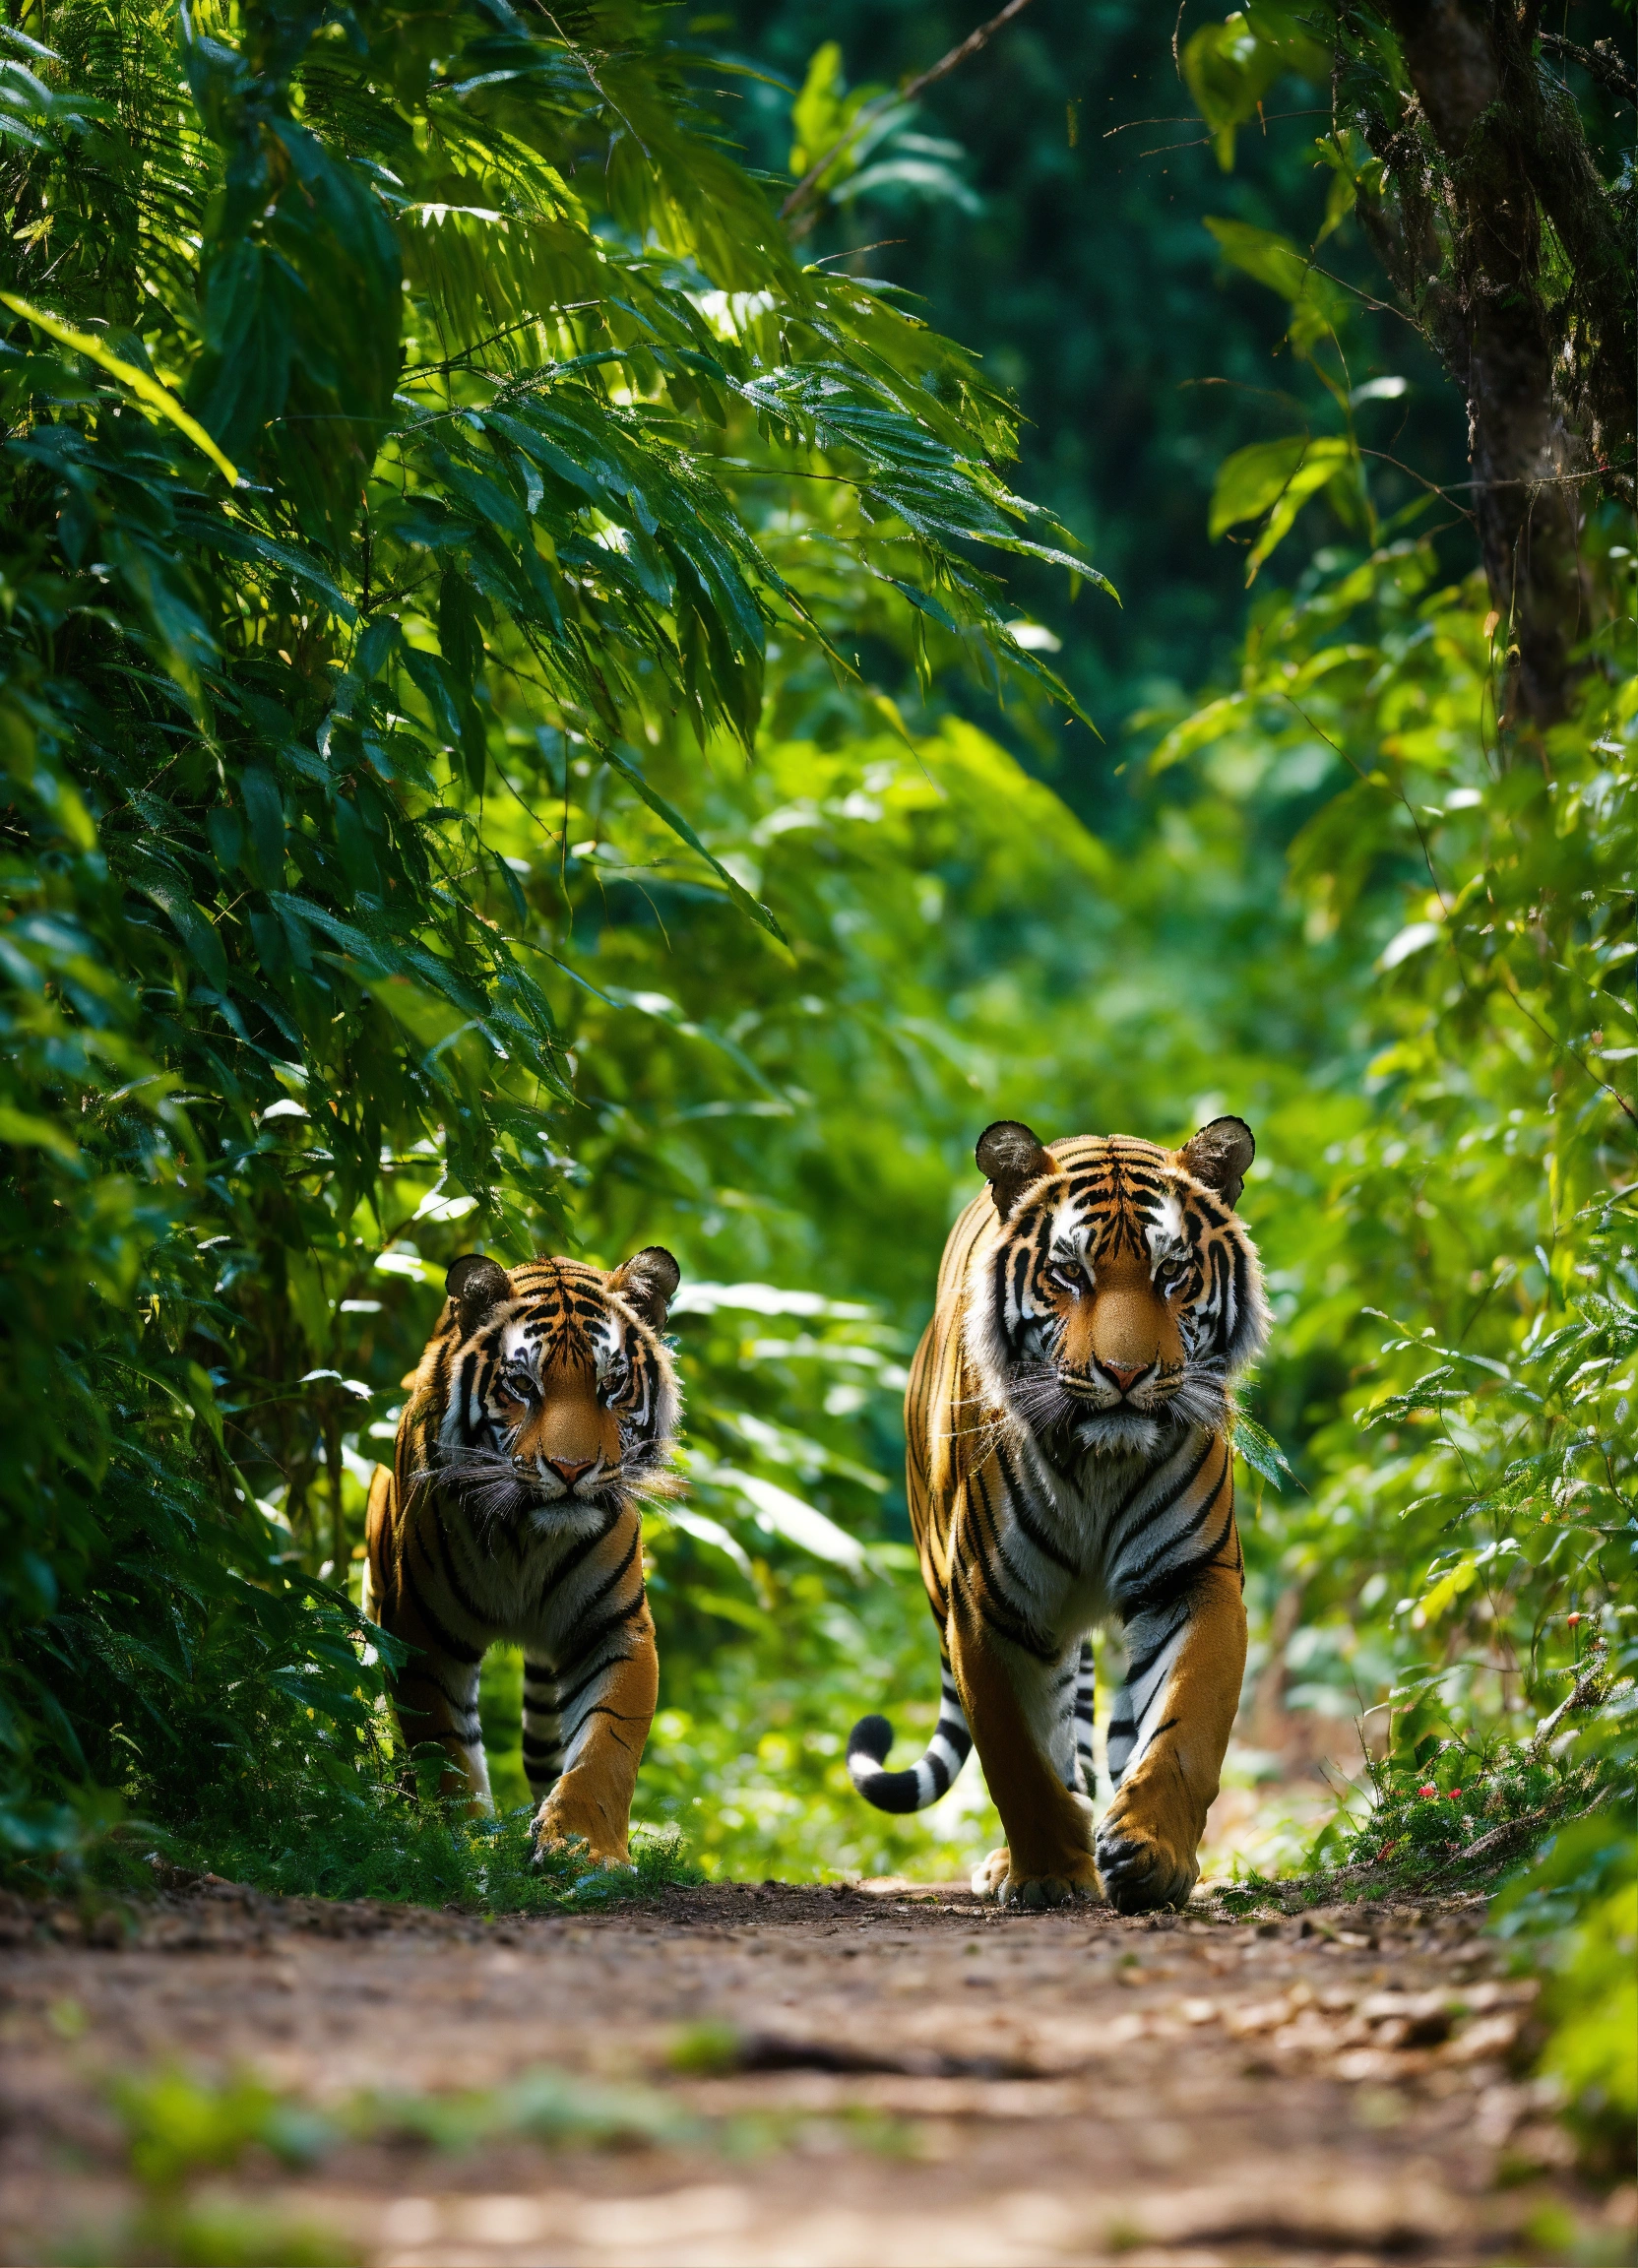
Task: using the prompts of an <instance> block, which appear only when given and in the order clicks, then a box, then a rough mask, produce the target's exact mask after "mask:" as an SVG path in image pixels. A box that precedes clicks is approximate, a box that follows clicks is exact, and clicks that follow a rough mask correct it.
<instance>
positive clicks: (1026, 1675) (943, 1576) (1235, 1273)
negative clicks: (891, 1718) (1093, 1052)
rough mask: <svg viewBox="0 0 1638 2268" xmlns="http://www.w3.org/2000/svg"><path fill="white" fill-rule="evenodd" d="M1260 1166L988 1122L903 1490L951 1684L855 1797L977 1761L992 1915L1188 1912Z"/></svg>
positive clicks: (1222, 1687) (1223, 1727)
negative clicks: (921, 1727)
mask: <svg viewBox="0 0 1638 2268" xmlns="http://www.w3.org/2000/svg"><path fill="white" fill-rule="evenodd" d="M1254 1151H1255V1144H1254V1143H1253V1140H1252V1137H1251V1130H1250V1128H1249V1127H1248V1126H1247V1125H1246V1124H1245V1123H1244V1121H1243V1120H1242V1119H1239V1118H1214V1119H1213V1121H1212V1122H1211V1124H1210V1125H1209V1126H1205V1127H1203V1128H1202V1129H1201V1131H1200V1132H1199V1133H1198V1134H1196V1135H1195V1136H1194V1137H1193V1138H1192V1140H1190V1141H1189V1142H1186V1143H1185V1144H1184V1145H1183V1147H1182V1148H1181V1149H1180V1150H1164V1149H1161V1148H1160V1147H1158V1146H1157V1145H1156V1144H1155V1143H1153V1142H1144V1141H1139V1140H1137V1139H1135V1138H1134V1137H1133V1136H1131V1135H1126V1134H1111V1135H1090V1134H1082V1135H1074V1136H1071V1137H1069V1138H1067V1139H1065V1140H1061V1141H1055V1142H1053V1143H1052V1145H1051V1146H1050V1148H1048V1147H1046V1146H1045V1145H1044V1144H1042V1143H1041V1142H1040V1140H1039V1138H1038V1137H1037V1136H1036V1135H1035V1134H1033V1133H1032V1132H1031V1130H1030V1129H1029V1127H1027V1126H1021V1125H1018V1124H1016V1123H1015V1122H1013V1121H1011V1120H1007V1119H1003V1120H1002V1121H1000V1122H999V1123H998V1124H996V1125H993V1126H990V1127H988V1128H987V1129H986V1130H985V1132H984V1133H983V1134H982V1135H981V1136H980V1137H979V1139H978V1145H977V1163H978V1166H979V1168H980V1170H981V1171H982V1172H983V1174H984V1176H985V1178H986V1179H987V1180H988V1182H989V1190H988V1193H987V1194H986V1195H984V1196H981V1197H979V1198H977V1199H976V1200H975V1201H974V1203H972V1204H971V1205H969V1206H968V1208H967V1210H966V1212H965V1213H963V1215H962V1216H961V1219H960V1220H959V1221H958V1222H957V1223H956V1226H955V1228H954V1229H952V1230H951V1233H950V1238H949V1241H948V1243H947V1244H946V1246H945V1250H944V1261H943V1266H942V1267H941V1269H940V1271H939V1278H938V1294H937V1304H936V1306H935V1308H934V1312H933V1318H932V1321H931V1322H930V1323H929V1324H928V1326H927V1330H926V1333H925V1335H924V1336H923V1338H922V1340H921V1344H920V1347H919V1348H918V1350H917V1352H916V1355H915V1360H914V1365H913V1367H912V1370H911V1377H910V1385H909V1387H908V1389H907V1392H906V1396H905V1426H906V1433H907V1436H908V1452H907V1484H908V1489H909V1495H910V1511H911V1522H912V1526H913V1528H914V1535H915V1541H916V1546H917V1550H918V1552H919V1556H920V1561H921V1574H922V1580H923V1582H924V1583H925V1586H926V1591H927V1598H928V1602H929V1604H930V1606H931V1607H932V1612H933V1619H934V1620H935V1622H936V1623H937V1624H938V1630H939V1642H940V1654H941V1657H942V1662H943V1704H942V1707H941V1710H940V1714H939V1720H938V1727H937V1730H936V1732H935V1733H934V1734H933V1738H932V1740H931V1742H930V1743H929V1745H928V1747H927V1750H926V1753H925V1754H924V1755H923V1756H922V1757H921V1759H920V1761H919V1762H918V1763H916V1764H915V1765H914V1766H912V1767H911V1768H910V1769H909V1770H908V1771H902V1772H889V1771H888V1770H886V1769H885V1765H886V1758H887V1754H888V1750H889V1748H890V1747H891V1745H892V1740H893V1732H892V1728H891V1726H890V1725H889V1724H888V1723H887V1721H886V1720H885V1718H881V1717H866V1718H864V1719H863V1720H862V1721H861V1722H860V1723H859V1724H858V1725H857V1726H855V1728H854V1729H853V1733H852V1735H851V1739H850V1742H849V1757H848V1761H849V1766H850V1769H851V1773H852V1777H853V1781H854V1784H855V1786H856V1787H857V1788H858V1789H859V1791H860V1793H861V1794H862V1795H864V1796H867V1797H868V1798H869V1800H870V1801H871V1802H872V1803H875V1804H877V1805H879V1806H880V1807H881V1808H882V1809H883V1810H888V1811H918V1810H920V1809H922V1808H923V1807H924V1806H925V1805H926V1804H928V1803H931V1802H933V1801H934V1800H935V1799H936V1798H937V1797H938V1796H942V1795H943V1794H944V1792H945V1790H946V1789H947V1788H948V1787H949V1785H950V1783H951V1781H952V1780H953V1779H954V1778H955V1775H956V1774H957V1772H959V1771H960V1770H961V1767H962V1765H963V1764H964V1763H965V1762H966V1760H967V1756H968V1753H969V1751H970V1749H971V1748H972V1746H973V1743H974V1741H975V1740H976V1741H977V1747H978V1755H979V1760H980V1762H981V1763H982V1765H983V1771H984V1778H985V1780H986V1782H987V1783H988V1786H989V1792H990V1795H991V1796H992V1797H993V1798H994V1801H995V1805H996V1808H997V1809H998V1810H999V1812H1000V1814H1001V1823H1002V1826H1003V1827H1004V1829H1005V1831H1006V1837H1007V1840H1006V1844H1005V1846H1004V1848H1002V1849H1001V1850H998V1851H994V1852H991V1854H990V1856H989V1857H988V1858H987V1859H985V1860H984V1862H983V1864H982V1865H981V1866H980V1867H979V1868H978V1869H977V1873H976V1874H975V1876H974V1888H975V1889H976V1890H977V1891H978V1892H979V1893H980V1894H981V1895H984V1896H988V1897H993V1898H995V1899H997V1900H999V1901H1000V1903H1001V1904H1003V1905H1012V1904H1022V1905H1026V1906H1049V1905H1058V1904H1061V1903H1063V1902H1065V1901H1066V1900H1068V1899H1070V1898H1075V1897H1093V1898H1106V1899H1107V1900H1108V1901H1109V1902H1110V1903H1111V1904H1113V1905H1114V1906H1116V1907H1118V1908H1119V1909H1120V1910H1121V1911H1122V1912H1125V1913H1140V1912H1143V1911H1144V1910H1146V1909H1148V1908H1153V1907H1160V1906H1168V1905H1175V1904H1179V1903H1180V1902H1181V1901H1182V1900H1183V1899H1185V1898H1186V1897H1187V1896H1188V1894H1189V1891H1190V1890H1191V1889H1192V1888H1193V1886H1194V1883H1195V1881H1196V1880H1197V1879H1198V1876H1199V1861H1198V1859H1197V1857H1196V1853H1197V1850H1198V1847H1199V1842H1200V1836H1201V1832H1202V1830H1203V1828H1204V1826H1205V1821H1206V1812H1207V1808H1208V1806H1209V1805H1210V1803H1211V1801H1212V1798H1213V1797H1214V1796H1216V1794H1217V1790H1218V1775H1219V1773H1220V1771H1221V1769H1222V1765H1223V1756H1224V1751H1225V1749H1226V1748H1227V1746H1228V1743H1229V1727H1230V1725H1231V1724H1232V1722H1233V1717H1234V1711H1235V1707H1236V1705H1237V1703H1238V1700H1239V1689H1240V1678H1241V1675H1242V1673H1243V1670H1244V1667H1245V1608H1244V1605H1243V1602H1242V1598H1241V1593H1242V1589H1243V1581H1244V1570H1243V1561H1242V1559H1241V1555H1240V1545H1239V1537H1238V1534H1237V1532H1236V1530H1235V1526H1234V1482H1233V1451H1232V1447H1231V1444H1230V1438H1229V1432H1230V1423H1231V1404H1230V1399H1229V1397H1230V1392H1231V1388H1232V1384H1233V1380H1234V1377H1235V1375H1236V1373H1237V1372H1238V1371H1240V1370H1241V1369H1243V1367H1244V1366H1245V1364H1246V1363H1248V1362H1249V1361H1251V1360H1252V1359H1253V1357H1254V1356H1255V1355H1257V1353H1258V1352H1259V1350H1260V1349H1261V1347H1262V1345H1263V1342H1264V1339H1265V1337H1266V1334H1267V1329H1268V1314H1267V1308H1266V1306H1265V1304H1264V1300H1263V1292H1262V1282H1261V1275H1260V1271H1259V1269H1258V1264H1257V1255H1256V1252H1255V1250H1254V1248H1253V1246H1252V1243H1251V1239H1250V1238H1249V1236H1248V1235H1247V1234H1246V1231H1245V1229H1244V1227H1243V1226H1242V1225H1241V1223H1240V1222H1239V1221H1238V1220H1237V1219H1236V1218H1235V1215H1234V1211H1233V1208H1234V1205H1235V1203H1236V1201H1237V1200H1238V1197H1239V1193H1240V1188H1241V1185H1242V1183H1243V1181H1244V1179H1245V1174H1246V1169H1247V1167H1248V1166H1250V1164H1251V1160H1252V1157H1253V1154H1254ZM1110 1617H1113V1618H1115V1619H1117V1620H1118V1621H1119V1622H1120V1623H1122V1624H1123V1626H1124V1632H1125V1638H1126V1644H1127V1648H1128V1653H1129V1660H1128V1665H1127V1670H1126V1682H1125V1684H1124V1686H1123V1688H1122V1690H1121V1692H1120V1694H1119V1696H1118V1697H1117V1699H1116V1701H1115V1704H1114V1711H1113V1715H1112V1716H1111V1718H1110V1721H1109V1729H1108V1765H1109V1777H1110V1779H1111V1781H1112V1782H1113V1783H1114V1787H1115V1793H1114V1796H1113V1799H1112V1801H1111V1802H1110V1804H1109V1807H1108V1809H1107V1811H1106V1812H1105V1813H1104V1814H1103V1819H1102V1820H1101V1821H1100V1822H1099V1824H1098V1828H1097V1832H1096V1835H1095V1834H1094V1831H1093V1818H1092V1804H1091V1801H1090V1799H1089V1798H1090V1795H1091V1789H1092V1723H1093V1656H1092V1647H1091V1644H1090V1642H1089V1640H1088V1637H1087V1633H1088V1632H1089V1631H1090V1630H1091V1629H1092V1628H1094V1627H1095V1626H1096V1625H1097V1624H1099V1623H1101V1622H1103V1621H1104V1620H1106V1619H1108V1618H1110Z"/></svg>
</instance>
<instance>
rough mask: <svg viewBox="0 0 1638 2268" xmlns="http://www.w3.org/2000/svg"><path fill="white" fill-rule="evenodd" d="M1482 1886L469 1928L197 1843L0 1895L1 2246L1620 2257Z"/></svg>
mask: <svg viewBox="0 0 1638 2268" xmlns="http://www.w3.org/2000/svg"><path fill="white" fill-rule="evenodd" d="M1483 1921H1484V1907H1483V1903H1482V1901H1481V1900H1478V1899H1472V1898H1461V1899H1454V1900H1446V1901H1443V1902H1439V1903H1436V1904H1429V1905H1427V1906H1425V1907H1423V1908H1421V1909H1415V1908H1411V1907H1406V1906H1393V1905H1389V1906H1380V1905H1379V1906H1362V1907H1361V1906H1350V1907H1339V1908H1334V1909H1330V1910H1319V1911H1309V1912H1303V1913H1294V1912H1280V1913H1271V1914H1269V1915H1267V1916H1265V1918H1264V1919H1262V1920H1261V1921H1258V1920H1255V1919H1253V1920H1249V1921H1235V1920H1230V1919H1228V1918H1224V1917H1222V1916H1221V1914H1219V1913H1218V1912H1217V1910H1216V1909H1214V1908H1213V1907H1211V1906H1210V1905H1209V1904H1200V1905H1197V1907H1196V1908H1194V1909H1191V1910H1190V1912H1189V1913H1188V1914H1186V1915H1184V1916H1181V1917H1177V1916H1160V1917H1154V1918H1151V1919H1147V1920H1122V1919H1121V1918H1119V1917H1117V1916H1115V1915H1112V1914H1109V1913H1106V1912H1103V1911H1098V1910H1088V1909H1078V1910H1075V1911H1072V1912H1067V1913H1057V1914H1028V1915H1026V1914H1016V1915H1015V1914H997V1913H995V1912H994V1911H993V1910H992V1909H985V1908H983V1907H980V1906H978V1905H977V1903H976V1902H975V1901H974V1900H973V1899H972V1898H971V1896H970V1895H969V1894H968V1893H967V1892H966V1891H965V1890H961V1889H954V1888H943V1887H936V1886H935V1887H931V1888H929V1887H927V1886H925V1885H914V1886H913V1885H910V1884H902V1883H896V1882H880V1883H873V1884H864V1885H854V1886H851V1887H846V1888H845V1887H842V1886H831V1887H827V1888H823V1889H819V1888H801V1887H797V1886H793V1885H789V1884H776V1883H770V1884H765V1885H763V1886H762V1887H760V1888H753V1887H749V1886H746V1885H727V1884H715V1885H707V1886H704V1887H698V1888H672V1889H670V1890H668V1891H667V1892H665V1893H664V1894H663V1895H661V1896H658V1897H656V1898H654V1899H652V1900H649V1901H646V1902H644V1903H641V1904H630V1905H625V1906H621V1907H618V1908H615V1909H613V1910H611V1911H608V1912H606V1913H604V1914H600V1915H588V1916H586V1917H585V1918H581V1917H580V1916H578V1915H577V1916H569V1917H557V1916H553V1917H551V1918H546V1919H530V1920H518V1919H508V1918H499V1919H495V1920H491V1921H474V1920H473V1919H470V1918H464V1917H461V1916H457V1915H453V1914H436V1913H430V1912H426V1911H420V1910H414V1909H408V1908H396V1907H379V1906H373V1907H372V1906H360V1905H354V1906H342V1905H331V1904H326V1903H325V1902H323V1901H320V1900H316V1899H283V1900H282V1899H274V1898H270V1897H265V1896H262V1895H259V1894H256V1893H253V1892H248V1891H243V1890H240V1889H237V1888H236V1887H234V1886H233V1885H231V1884H226V1883H218V1882H217V1881H216V1880H215V1878H213V1877H206V1878H205V1880H204V1882H203V1883H200V1884H196V1885H194V1886H192V1887H190V1888H188V1889H187V1890H186V1891H184V1892H180V1893H177V1894H173V1895H170V1896H167V1897H163V1898H161V1899H160V1900H158V1903H157V1904H155V1905H153V1906H152V1907H148V1908H145V1909H144V1910H143V1912H142V1914H141V1916H140V1917H138V1918H135V1919H133V1918H132V1917H131V1916H130V1915H126V1916H125V1917H124V1918H123V1919H122V1918H121V1917H120V1916H119V1915H117V1914H106V1915H104V1916H103V1917H102V1918H101V1920H100V1921H99V1922H97V1921H94V1922H92V1923H91V1924H90V1925H89V1927H88V1925H87V1924H86V1922H84V1921H83V1920H82V1918H80V1917H79V1916H76V1915H73V1914H69V1913H67V1912H64V1913H62V1914H59V1915H56V1916H51V1915H46V1914H42V1913H41V1911H40V1910H39V1909H25V1908H24V1907H22V1906H21V1904H18V1903H15V1902H14V1903H13V1905H12V1906H11V1907H10V1908H9V1909H8V1908H5V1906H4V1903H3V1902H0V1943H3V1945H4V1949H3V1950H0V2056H3V2061H0V2257H3V2259H4V2260H5V2261H6V2262H9V2263H26V2262H37V2261H42V2260H47V2259H55V2260H64V2259H68V2260H84V2261H95V2262H116V2261H125V2262H135V2261H143V2260H152V2261H172V2260H184V2259H185V2260H188V2261H195V2262H202V2263H209V2262H212V2261H221V2262H226V2261H230V2260H231V2261H237V2262H242V2263H249V2262H254V2261H267V2262H274V2261H284V2262H290V2263H296V2262H300V2261H311V2262H315V2263H316V2262H323V2261H327V2260H336V2261H345V2260H357V2261H363V2262H367V2263H372V2264H382V2268H387V2264H401V2268H434V2264H441V2263H451V2264H453V2263H463V2264H464V2263H472V2264H473V2268H478V2264H481V2268H488V2264H490V2263H493V2264H495V2268H501V2264H502V2263H527V2264H529V2268H536V2264H541V2263H547V2262H550V2263H564V2264H565V2268H569V2264H574V2268H578V2264H580V2263H586V2264H588V2268H591V2264H594V2263H597V2264H618V2268H644V2264H646V2263H651V2262H652V2263H655V2264H657V2268H659V2264H663V2268H685V2264H691V2263H696V2262H697V2263H709V2264H711V2268H738V2264H741V2263H742V2264H745V2268H753V2264H754V2268H763V2264H765V2263H766V2264H768V2268H773V2264H775V2263H779V2264H785V2263H789V2264H790V2268H809V2264H812V2268H851V2264H853V2263H858V2264H860V2268H928V2264H931V2263H937V2264H938V2268H966V2264H973V2268H1011V2264H1013V2263H1017V2264H1019V2268H1024V2264H1030V2263H1036V2262H1040V2263H1061V2262H1081V2261H1086V2262H1099V2261H1105V2260H1117V2259H1118V2260H1119V2261H1121V2262H1122V2263H1124V2264H1125V2268H1144V2264H1153V2268H1162V2264H1163V2263H1165V2264H1167V2268H1208V2264H1209V2263H1213V2262H1225V2263H1229V2262H1233V2263H1240V2262H1244V2263H1252V2262H1255V2263H1265V2264H1272V2263H1279V2264H1280V2268H1299V2264H1305V2263H1315V2264H1318V2263H1324V2264H1326V2268H1345V2264H1348V2263H1359V2264H1365V2263H1374V2262H1376V2261H1378V2260H1380V2259H1381V2258H1383V2257H1384V2256H1386V2255H1394V2256H1397V2257H1402V2258H1403V2257H1409V2258H1412V2259H1416V2260H1421V2261H1432V2262H1437V2263H1440V2264H1443V2263H1464V2262H1469V2261H1474V2262H1478V2261H1495V2260H1524V2261H1528V2260H1536V2261H1550V2262H1558V2261H1569V2260H1571V2259H1575V2260H1583V2261H1594V2260H1619V2259H1626V2258H1628V2257H1629V2256H1630V2250H1631V2236H1630V2225H1631V2221H1632V2214H1633V2205H1634V2193H1633V2192H1632V2191H1631V2190H1630V2189H1626V2190H1621V2191H1618V2192H1617V2193H1616V2195H1615V2196H1614V2197H1613V2198H1610V2199H1603V2198H1600V2197H1599V2196H1598V2195H1596V2194H1595V2193H1594V2192H1593V2191H1591V2190H1590V2189H1587V2188H1585V2187H1584V2186H1582V2184H1581V2183H1580V2181H1579V2180H1578V2178H1577V2176H1576V2175H1575V2173H1574V2172H1573V2168H1572V2165H1571V2163H1570V2152H1569V2148H1568V2145H1567V2143H1566V2141H1565V2138H1564V2136H1563V2135H1562V2133H1561V2131H1560V2129H1559V2128H1558V2127H1557V2126H1556V2125H1555V2124H1554V2123H1553V2121H1552V2119H1551V2117H1550V2115H1549V2114H1548V2110H1547V2107H1546V2105H1545V2103H1544V2099H1543V2098H1542V2096H1541V2095H1540V2094H1539V2093H1538V2092H1537V2091H1536V2090H1535V2088H1534V2086H1533V2084H1532V2083H1531V2082H1530V2081H1528V2080H1526V2079H1521V2078H1520V2077H1519V2076H1517V2073H1518V2071H1519V2070H1520V2068H1521V2067H1522V2060H1523V2057H1524V2054H1525V2052H1526V2050H1527V2049H1528V2047H1529V2041H1530V2025H1531V2021H1532V2019H1531V2000H1532V1993H1533V1985H1532V1984H1531V1982H1530V1981H1529V1980H1528V1979H1520V1978H1515V1977H1512V1976H1510V1975H1509V1974H1508V1973H1507V1969H1506V1963H1505V1960H1504V1957H1503V1952H1502V1949H1501V1948H1499V1947H1498V1946H1497V1944H1496V1942H1495V1941H1494V1939H1493V1938H1488V1937H1486V1936H1485V1935H1483V1934H1482V1925H1483ZM8 1940H9V1942H8ZM98 1940H100V1941H98ZM252 2074H253V2075H254V2079H252V2077H251V2075H252ZM257 2082H259V2084H258V2083H257Z"/></svg>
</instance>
